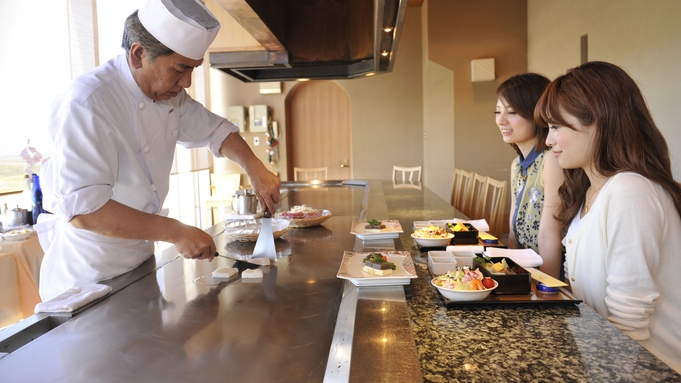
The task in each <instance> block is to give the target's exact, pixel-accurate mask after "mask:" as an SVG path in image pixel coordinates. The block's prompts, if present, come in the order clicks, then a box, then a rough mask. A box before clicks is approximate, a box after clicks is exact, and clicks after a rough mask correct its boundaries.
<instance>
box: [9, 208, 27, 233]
mask: <svg viewBox="0 0 681 383" xmlns="http://www.w3.org/2000/svg"><path fill="white" fill-rule="evenodd" d="M5 214H6V215H7V216H6V218H5V227H6V228H10V227H16V226H24V225H29V224H31V212H30V211H28V210H26V209H22V208H20V207H19V206H17V207H15V208H14V209H7V212H6V213H5Z"/></svg>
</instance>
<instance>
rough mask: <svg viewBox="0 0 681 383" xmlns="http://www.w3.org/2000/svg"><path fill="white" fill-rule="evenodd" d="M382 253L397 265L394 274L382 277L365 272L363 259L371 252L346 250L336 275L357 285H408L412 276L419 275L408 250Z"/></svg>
mask: <svg viewBox="0 0 681 383" xmlns="http://www.w3.org/2000/svg"><path fill="white" fill-rule="evenodd" d="M376 253H378V251H377V252H376ZM380 253H381V254H383V255H385V256H386V257H388V262H392V263H394V264H395V266H397V268H396V269H395V270H393V273H392V274H390V275H386V276H384V277H381V276H376V275H371V274H368V273H365V272H364V271H362V268H363V267H364V262H362V260H363V259H364V258H365V257H366V256H367V255H369V254H371V253H370V252H363V253H355V252H352V251H346V252H345V253H343V261H342V262H341V265H340V268H339V269H338V274H337V275H336V276H337V277H338V278H341V279H348V280H350V282H352V283H353V284H355V286H393V285H408V284H409V281H410V280H411V279H412V278H416V277H417V275H416V269H415V268H414V261H413V260H412V259H411V254H410V253H409V252H408V251H381V252H380Z"/></svg>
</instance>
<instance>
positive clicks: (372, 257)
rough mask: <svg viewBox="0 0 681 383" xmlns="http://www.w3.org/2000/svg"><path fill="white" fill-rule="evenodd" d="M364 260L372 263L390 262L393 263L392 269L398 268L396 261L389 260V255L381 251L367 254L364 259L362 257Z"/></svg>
mask: <svg viewBox="0 0 681 383" xmlns="http://www.w3.org/2000/svg"><path fill="white" fill-rule="evenodd" d="M362 262H363V263H367V262H369V263H370V264H371V263H389V264H390V265H391V266H390V268H391V269H393V270H395V269H397V266H396V265H395V264H394V263H392V262H388V257H386V256H385V255H382V254H379V253H371V254H369V255H367V256H366V257H365V258H364V259H362Z"/></svg>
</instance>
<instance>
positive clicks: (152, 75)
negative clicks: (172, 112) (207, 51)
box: [136, 53, 203, 101]
mask: <svg viewBox="0 0 681 383" xmlns="http://www.w3.org/2000/svg"><path fill="white" fill-rule="evenodd" d="M141 61H142V65H141V68H139V73H138V76H137V77H136V80H137V83H138V85H139V86H140V88H142V91H143V92H144V94H146V95H147V96H148V97H149V98H151V99H152V100H156V101H160V100H169V99H171V98H173V97H175V96H177V95H178V94H179V93H180V92H181V91H182V89H183V88H189V86H190V85H191V84H192V71H194V68H196V67H198V66H199V65H201V63H202V62H203V60H192V59H189V58H187V57H184V56H182V55H179V54H177V53H173V54H171V55H166V56H159V57H157V58H156V59H154V60H149V59H148V57H147V56H146V55H145V54H142V60H141Z"/></svg>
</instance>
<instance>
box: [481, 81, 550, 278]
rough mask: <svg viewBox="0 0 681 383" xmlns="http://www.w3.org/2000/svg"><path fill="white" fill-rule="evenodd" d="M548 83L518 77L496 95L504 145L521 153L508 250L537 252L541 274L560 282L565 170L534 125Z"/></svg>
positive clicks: (515, 174) (514, 180)
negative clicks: (560, 195) (559, 215)
mask: <svg viewBox="0 0 681 383" xmlns="http://www.w3.org/2000/svg"><path fill="white" fill-rule="evenodd" d="M549 82H550V81H549V79H547V78H546V77H544V76H542V75H539V74H536V73H525V74H519V75H515V76H513V77H511V78H509V79H508V80H506V81H504V82H503V83H502V84H501V85H500V86H499V88H498V89H497V97H498V100H497V108H496V111H495V112H494V113H495V114H496V123H497V125H498V126H499V129H500V130H501V136H502V138H503V139H504V142H506V143H507V144H510V145H511V146H512V147H513V148H514V149H515V151H516V152H517V153H518V157H516V158H515V159H514V160H513V162H512V163H511V190H512V200H511V215H510V226H509V227H510V228H511V230H510V233H509V237H508V247H509V248H515V249H517V248H522V249H533V250H534V251H536V252H537V253H538V254H539V255H540V256H541V257H542V259H543V262H544V263H543V264H542V266H541V270H542V271H543V272H545V273H547V274H549V275H551V276H553V277H554V278H560V277H561V271H562V254H563V245H562V244H561V242H560V241H561V239H562V226H561V223H560V222H558V221H557V220H556V219H555V217H554V215H555V213H556V211H557V210H558V205H559V200H558V187H559V186H560V184H562V183H563V170H562V169H561V168H560V167H559V166H558V162H557V161H556V159H555V158H554V157H553V156H551V155H549V156H547V155H546V154H547V152H548V146H546V143H545V142H544V141H545V139H546V134H547V130H546V129H542V128H541V127H540V126H539V125H537V124H536V123H535V121H534V107H535V105H536V104H537V100H539V97H541V95H542V93H543V92H544V89H546V86H547V85H549Z"/></svg>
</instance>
